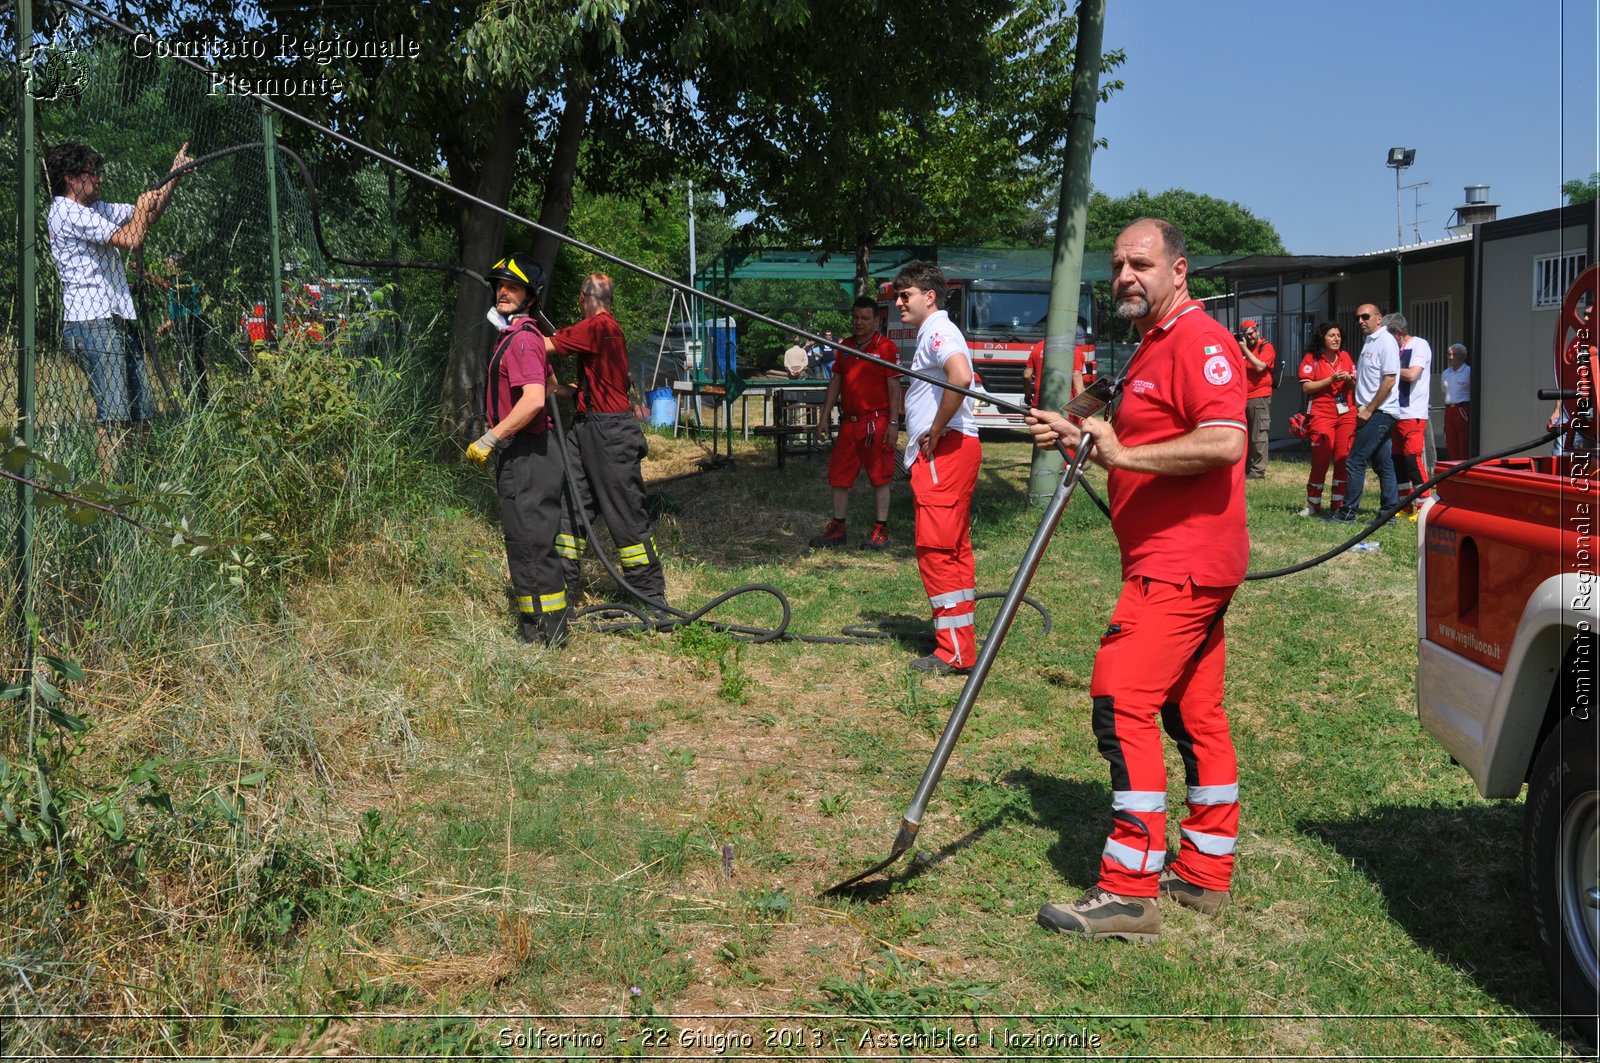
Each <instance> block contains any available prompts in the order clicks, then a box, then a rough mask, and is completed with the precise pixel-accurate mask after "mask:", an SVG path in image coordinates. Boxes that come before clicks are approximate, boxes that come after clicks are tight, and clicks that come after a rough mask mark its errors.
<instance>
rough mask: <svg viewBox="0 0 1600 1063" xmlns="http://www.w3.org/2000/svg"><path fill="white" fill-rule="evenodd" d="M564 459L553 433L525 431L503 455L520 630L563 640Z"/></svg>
mask: <svg viewBox="0 0 1600 1063" xmlns="http://www.w3.org/2000/svg"><path fill="white" fill-rule="evenodd" d="M562 479H563V476H562V470H561V459H560V456H559V455H558V453H557V451H556V445H555V440H554V438H553V437H552V435H551V433H550V432H548V431H546V432H533V433H528V432H524V433H521V434H519V435H517V436H516V437H514V438H513V439H512V440H511V442H510V443H509V444H508V445H507V446H506V448H505V449H504V450H502V451H501V452H500V454H499V455H498V457H497V463H496V466H495V484H496V486H497V488H498V489H499V494H500V526H501V528H503V529H504V531H505V535H506V563H507V564H508V565H509V566H510V568H511V589H512V591H513V593H514V594H515V596H516V599H517V614H518V617H519V621H520V623H519V634H520V635H521V636H522V638H524V639H526V640H528V641H530V642H533V641H540V642H550V643H556V642H560V641H561V639H562V638H563V637H565V635H566V628H567V589H566V583H565V581H564V580H563V579H562V575H561V559H560V558H559V557H558V556H556V529H558V528H559V527H560V526H561V484H562Z"/></svg>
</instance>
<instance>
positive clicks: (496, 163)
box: [440, 88, 528, 436]
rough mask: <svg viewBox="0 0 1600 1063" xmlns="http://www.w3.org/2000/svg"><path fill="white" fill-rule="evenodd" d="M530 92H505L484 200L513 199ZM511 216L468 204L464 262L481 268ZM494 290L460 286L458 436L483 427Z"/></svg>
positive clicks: (498, 247)
mask: <svg viewBox="0 0 1600 1063" xmlns="http://www.w3.org/2000/svg"><path fill="white" fill-rule="evenodd" d="M527 96H528V94H527V92H526V91H525V90H523V89H516V88H508V89H505V90H504V91H503V92H502V93H501V96H500V100H499V104H498V106H497V108H496V113H495V120H494V134H493V137H492V138H491V140H490V142H489V147H488V150H487V151H486V152H485V153H484V156H483V157H482V158H481V159H480V160H478V171H477V180H476V181H473V182H472V185H473V187H471V188H469V189H468V191H470V192H472V193H473V194H474V195H476V196H477V197H478V198H479V199H482V200H485V201H487V202H489V203H493V204H495V205H496V206H499V207H504V206H505V205H506V204H507V203H508V202H510V200H511V186H512V184H513V182H514V179H515V177H516V163H517V150H518V149H519V148H520V147H521V146H522V139H523V136H522V134H523V123H524V122H525V120H526V110H527V107H526V104H527ZM505 237H506V219H505V216H504V215H501V214H498V213H496V212H494V211H492V210H489V209H487V208H485V207H481V206H478V205H477V204H475V203H466V204H465V205H464V206H463V208H462V217H461V264H462V265H463V266H465V267H467V268H468V269H471V270H476V271H477V272H479V273H482V272H483V271H484V270H485V269H487V268H488V267H489V266H490V265H491V264H492V263H493V262H494V261H495V260H496V259H498V258H499V257H500V255H501V252H502V250H503V249H504V247H505ZM488 311H489V292H488V290H487V289H486V288H484V287H482V286H481V285H479V284H478V283H477V282H476V281H472V280H468V279H463V280H461V281H460V282H458V284H457V286H456V306H455V313H454V315H453V316H452V318H451V322H450V361H449V364H448V365H447V366H446V369H445V378H444V394H443V395H442V396H441V404H440V406H441V409H440V417H441V419H442V421H443V423H444V425H445V427H446V429H447V430H448V431H450V432H452V433H454V434H456V435H461V436H468V435H476V434H477V433H478V432H480V431H481V430H482V422H483V385H484V376H483V374H484V350H485V348H486V347H487V346H488V344H489V342H490V335H489V323H488V321H487V320H486V319H485V315H486V314H487V313H488Z"/></svg>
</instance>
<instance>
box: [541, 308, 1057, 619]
mask: <svg viewBox="0 0 1600 1063" xmlns="http://www.w3.org/2000/svg"><path fill="white" fill-rule="evenodd" d="M539 320H540V321H541V322H542V323H543V324H544V327H545V328H546V329H548V330H549V331H550V332H551V333H554V332H555V331H556V328H555V324H554V323H553V322H551V320H550V319H549V318H548V317H546V316H545V315H544V312H543V311H540V312H539ZM545 408H546V409H547V410H548V411H549V413H550V418H551V421H552V423H553V424H554V426H555V433H556V434H555V439H556V447H557V449H558V450H559V451H560V454H561V467H562V471H563V473H564V475H565V486H564V487H563V489H562V493H563V495H564V496H565V498H566V501H567V505H568V507H569V510H570V512H572V513H574V514H576V515H577V518H578V521H579V523H580V524H582V525H583V534H584V538H585V540H587V541H588V542H590V543H593V544H594V548H595V549H594V552H595V554H596V555H597V556H598V557H599V558H600V563H601V565H603V566H604V567H605V570H606V574H607V575H609V576H610V577H611V578H612V579H613V580H615V581H616V582H617V585H618V586H619V587H621V588H622V589H623V590H624V591H625V592H627V593H628V594H630V595H632V596H633V597H634V598H635V599H637V600H638V601H639V602H642V603H643V608H641V607H639V606H636V605H633V604H632V603H629V602H601V603H598V604H596V605H588V606H584V607H583V608H582V609H579V610H578V611H577V612H575V613H574V614H573V619H574V620H578V619H582V618H584V617H596V618H606V619H609V620H612V621H614V622H611V623H599V624H594V625H593V630H596V631H603V632H613V631H672V630H675V629H677V628H680V627H687V626H688V625H690V624H693V623H696V622H697V621H701V620H702V619H703V618H704V617H705V616H706V615H707V614H709V613H711V612H712V611H713V610H714V609H717V608H718V607H719V606H721V605H722V604H723V603H725V602H728V601H731V600H732V599H734V598H738V597H740V596H741V595H745V594H765V595H768V596H770V597H771V598H773V599H774V600H775V601H776V602H777V603H778V607H779V608H780V609H781V610H782V613H783V615H782V617H781V618H780V619H779V621H778V624H777V626H776V627H771V628H760V627H751V626H748V625H745V624H732V623H727V622H725V621H711V620H706V621H704V622H705V623H706V624H708V625H709V626H710V627H712V628H713V629H715V630H717V631H723V632H726V633H728V634H730V635H733V636H735V637H736V638H738V639H739V640H740V641H745V642H752V643H758V644H759V643H763V642H775V641H779V640H785V641H794V642H813V643H825V644H834V645H864V644H867V643H872V642H882V641H884V640H887V639H894V638H898V637H899V636H900V634H901V633H900V632H894V631H886V630H883V629H877V630H868V629H864V628H860V627H856V626H849V627H846V628H844V634H842V635H805V634H800V633H797V632H792V631H790V630H789V620H790V617H791V616H792V615H793V611H792V609H791V607H790V605H789V598H788V596H787V595H785V594H784V593H783V591H781V590H779V589H778V588H777V587H775V586H773V585H772V584H770V583H741V584H739V585H738V586H737V587H733V588H731V589H729V590H726V591H723V592H722V593H721V594H719V595H717V596H716V597H715V598H712V599H711V600H710V601H709V602H706V603H705V604H704V605H702V606H700V608H698V609H696V610H694V611H693V612H684V611H682V610H680V609H676V608H674V607H673V606H672V605H670V604H669V603H667V602H665V601H661V600H659V599H656V598H653V597H651V596H650V595H648V594H646V593H645V592H644V591H642V590H640V589H639V588H638V587H636V586H634V585H633V584H632V583H629V582H628V579H627V577H626V576H624V575H623V574H622V571H621V569H619V568H618V567H617V565H615V564H614V563H613V562H612V560H611V558H610V556H609V551H606V550H603V549H601V547H600V543H599V539H598V538H597V537H596V535H595V530H594V526H593V524H591V523H590V521H589V514H588V513H586V512H585V511H584V510H583V507H581V506H579V505H578V504H577V499H576V498H575V497H574V495H573V491H572V480H573V474H572V470H573V462H574V460H575V458H574V455H573V453H572V451H571V450H570V449H569V448H568V446H567V438H566V426H565V425H564V424H563V423H562V418H561V410H560V405H559V404H558V403H557V402H556V401H555V400H554V396H553V395H547V396H546V398H545ZM1004 593H1005V592H1003V591H985V592H983V593H982V594H979V595H978V596H977V600H978V601H984V600H987V599H989V598H1000V597H1003V596H1004ZM1021 600H1022V602H1023V603H1024V604H1026V605H1028V606H1029V607H1030V608H1032V609H1033V610H1034V611H1036V612H1037V613H1038V614H1039V618H1040V620H1041V622H1042V625H1043V631H1042V633H1043V634H1046V635H1048V634H1050V631H1051V628H1052V627H1053V623H1052V621H1051V617H1050V610H1048V609H1046V608H1045V606H1044V604H1043V603H1042V602H1040V601H1038V600H1037V599H1035V598H1031V597H1027V596H1023V598H1022V599H1021ZM624 617H626V618H628V619H622V618H624ZM905 634H912V632H905Z"/></svg>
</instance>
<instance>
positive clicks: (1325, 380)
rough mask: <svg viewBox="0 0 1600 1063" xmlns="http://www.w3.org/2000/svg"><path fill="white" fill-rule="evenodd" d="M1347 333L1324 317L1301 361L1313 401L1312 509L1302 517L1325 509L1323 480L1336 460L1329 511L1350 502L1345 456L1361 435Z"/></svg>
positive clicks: (1308, 483) (1307, 392) (1302, 386)
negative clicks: (1344, 346) (1345, 348)
mask: <svg viewBox="0 0 1600 1063" xmlns="http://www.w3.org/2000/svg"><path fill="white" fill-rule="evenodd" d="M1343 342H1344V334H1343V333H1341V332H1340V331H1339V326H1338V325H1335V324H1334V323H1333V322H1331V321H1324V322H1322V324H1320V325H1318V326H1317V344H1316V348H1315V349H1314V350H1311V351H1307V352H1306V356H1305V357H1304V358H1302V359H1300V390H1301V391H1302V392H1303V393H1304V394H1305V395H1306V396H1307V397H1308V398H1309V399H1310V400H1311V407H1310V411H1309V412H1310V418H1309V420H1310V422H1311V477H1310V479H1308V480H1307V481H1306V508H1305V509H1302V510H1301V511H1300V515H1301V516H1302V517H1313V516H1316V515H1318V514H1320V513H1321V512H1322V481H1323V479H1324V478H1325V477H1326V476H1327V475H1328V463H1329V462H1330V461H1331V462H1332V463H1333V499H1332V501H1331V502H1330V503H1329V512H1332V511H1333V510H1335V509H1338V508H1339V506H1340V505H1341V504H1343V502H1344V482H1345V459H1346V458H1348V457H1349V456H1350V444H1351V442H1353V441H1354V439H1355V434H1356V412H1355V402H1354V398H1353V395H1352V390H1353V385H1352V384H1351V381H1352V380H1354V379H1355V375H1356V366H1355V363H1354V362H1353V361H1351V360H1350V355H1349V354H1347V353H1346V352H1345V351H1343V350H1342V349H1341V348H1340V345H1341V344H1342V343H1343Z"/></svg>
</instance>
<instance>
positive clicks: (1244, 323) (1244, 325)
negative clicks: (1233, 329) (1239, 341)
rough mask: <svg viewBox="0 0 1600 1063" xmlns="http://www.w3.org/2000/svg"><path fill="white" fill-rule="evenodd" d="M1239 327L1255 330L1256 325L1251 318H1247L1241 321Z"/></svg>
mask: <svg viewBox="0 0 1600 1063" xmlns="http://www.w3.org/2000/svg"><path fill="white" fill-rule="evenodd" d="M1239 327H1240V328H1242V329H1246V328H1255V327H1256V323H1255V320H1254V319H1253V318H1248V317H1247V318H1245V319H1244V320H1243V321H1241V322H1239Z"/></svg>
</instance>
